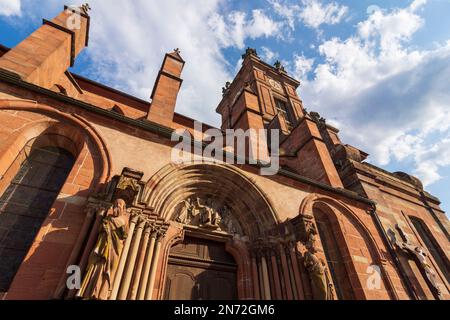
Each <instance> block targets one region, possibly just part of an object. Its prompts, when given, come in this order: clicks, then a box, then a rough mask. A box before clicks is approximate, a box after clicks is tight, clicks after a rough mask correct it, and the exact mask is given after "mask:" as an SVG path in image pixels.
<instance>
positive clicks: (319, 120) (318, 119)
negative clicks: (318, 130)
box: [309, 111, 326, 123]
mask: <svg viewBox="0 0 450 320" xmlns="http://www.w3.org/2000/svg"><path fill="white" fill-rule="evenodd" d="M309 115H310V116H311V118H312V119H313V120H314V121H315V122H317V123H325V122H326V119H325V118H323V117H321V116H320V114H319V113H318V112H315V111H311V112H310V113H309Z"/></svg>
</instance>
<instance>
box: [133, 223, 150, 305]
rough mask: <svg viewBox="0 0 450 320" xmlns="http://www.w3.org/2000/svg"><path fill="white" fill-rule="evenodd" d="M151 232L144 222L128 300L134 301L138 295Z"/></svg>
mask: <svg viewBox="0 0 450 320" xmlns="http://www.w3.org/2000/svg"><path fill="white" fill-rule="evenodd" d="M151 231H152V229H151V227H150V226H149V225H148V222H146V224H145V231H144V238H143V239H142V247H141V249H140V250H139V251H140V253H139V259H138V261H137V264H136V273H135V275H134V278H133V283H132V285H131V291H130V297H129V299H130V300H136V297H137V294H138V289H139V283H140V282H141V276H142V271H143V268H144V261H145V257H146V256H147V248H148V244H149V238H150V233H151ZM147 276H148V275H147Z"/></svg>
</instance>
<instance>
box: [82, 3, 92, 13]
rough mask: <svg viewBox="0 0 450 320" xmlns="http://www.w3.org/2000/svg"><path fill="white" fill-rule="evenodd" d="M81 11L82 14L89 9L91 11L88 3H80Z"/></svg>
mask: <svg viewBox="0 0 450 320" xmlns="http://www.w3.org/2000/svg"><path fill="white" fill-rule="evenodd" d="M81 11H83V13H84V14H88V12H89V11H91V7H90V6H89V3H87V2H86V3H85V4H82V5H81Z"/></svg>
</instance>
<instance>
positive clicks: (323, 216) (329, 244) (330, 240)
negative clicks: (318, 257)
mask: <svg viewBox="0 0 450 320" xmlns="http://www.w3.org/2000/svg"><path fill="white" fill-rule="evenodd" d="M313 211H314V218H315V220H316V224H317V229H318V230H317V231H318V232H319V237H320V240H321V242H322V246H323V251H324V253H325V257H326V259H327V264H328V269H329V271H330V274H331V277H332V278H333V283H334V287H335V291H336V295H337V297H338V299H339V300H341V299H343V300H353V299H354V298H355V297H354V295H353V289H352V286H351V283H350V279H349V277H348V274H347V270H346V267H345V263H344V259H343V257H342V256H343V254H342V252H341V250H340V248H341V247H342V245H340V244H339V242H338V238H337V237H338V235H339V234H338V233H339V232H341V231H340V230H336V228H333V224H332V223H331V221H330V217H329V216H328V214H327V213H326V212H324V211H322V210H321V209H319V208H314V210H313Z"/></svg>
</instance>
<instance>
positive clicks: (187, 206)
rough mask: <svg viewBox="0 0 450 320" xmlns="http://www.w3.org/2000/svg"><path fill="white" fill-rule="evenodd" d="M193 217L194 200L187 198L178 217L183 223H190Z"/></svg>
mask: <svg viewBox="0 0 450 320" xmlns="http://www.w3.org/2000/svg"><path fill="white" fill-rule="evenodd" d="M191 218H192V200H191V199H187V200H184V201H183V208H182V209H181V212H180V214H179V216H178V218H177V221H178V222H179V223H182V224H189V223H190V222H191Z"/></svg>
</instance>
